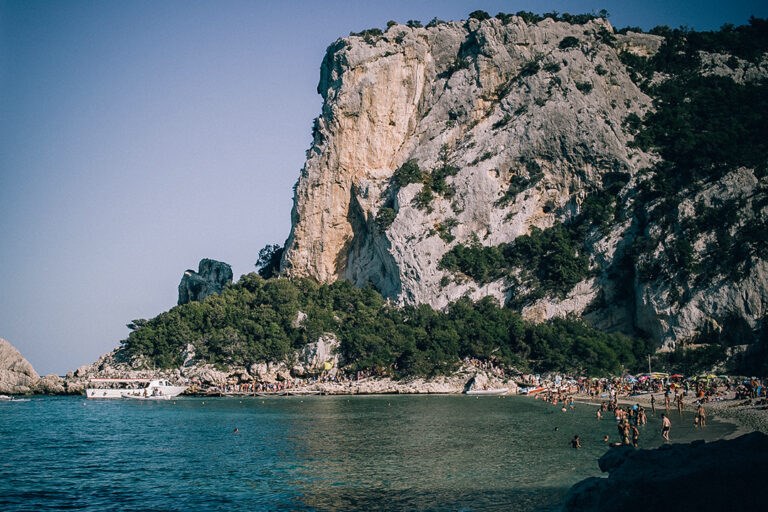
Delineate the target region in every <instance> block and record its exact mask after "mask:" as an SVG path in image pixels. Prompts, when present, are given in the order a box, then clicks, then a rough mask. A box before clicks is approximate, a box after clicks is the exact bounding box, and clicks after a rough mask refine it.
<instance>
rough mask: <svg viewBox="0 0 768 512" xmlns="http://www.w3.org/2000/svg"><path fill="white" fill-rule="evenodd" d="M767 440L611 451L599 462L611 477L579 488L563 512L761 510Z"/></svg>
mask: <svg viewBox="0 0 768 512" xmlns="http://www.w3.org/2000/svg"><path fill="white" fill-rule="evenodd" d="M767 455H768V436H766V435H765V434H762V433H759V432H753V433H751V434H746V435H743V436H741V437H738V438H736V439H732V440H721V441H714V442H711V443H705V442H704V441H695V442H693V443H691V444H671V445H664V446H662V447H661V448H658V449H655V450H636V449H634V448H630V447H619V448H611V449H610V450H608V452H607V453H606V454H605V455H603V456H602V457H601V458H600V460H599V461H598V464H599V466H600V469H601V470H602V471H604V472H608V474H609V476H608V478H588V479H586V480H584V481H582V482H579V483H578V484H576V485H574V486H573V487H572V488H571V490H570V491H569V493H568V496H567V497H566V501H565V506H564V510H566V511H579V512H585V511H586V512H590V511H591V512H598V511H613V510H617V509H621V510H713V511H721V510H734V509H737V508H738V509H739V510H762V509H763V508H764V507H765V499H764V497H763V496H762V492H761V489H762V488H763V486H764V485H765V475H768V457H767Z"/></svg>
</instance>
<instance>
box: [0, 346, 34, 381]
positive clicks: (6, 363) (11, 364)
mask: <svg viewBox="0 0 768 512" xmlns="http://www.w3.org/2000/svg"><path fill="white" fill-rule="evenodd" d="M39 378H40V376H39V375H38V374H37V372H36V371H35V369H34V368H32V365H31V364H29V361H27V360H26V359H24V357H23V356H22V355H21V353H20V352H19V351H18V350H16V347H14V346H13V345H11V344H10V342H8V341H7V340H4V339H3V338H0V393H2V394H11V395H16V394H26V393H32V392H33V391H34V389H35V385H36V384H37V381H38V379H39Z"/></svg>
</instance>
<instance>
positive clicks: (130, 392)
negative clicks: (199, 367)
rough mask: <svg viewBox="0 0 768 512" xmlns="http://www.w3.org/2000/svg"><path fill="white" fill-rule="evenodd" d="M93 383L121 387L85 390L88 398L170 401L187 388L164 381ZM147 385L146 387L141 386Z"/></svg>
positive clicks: (102, 381)
mask: <svg viewBox="0 0 768 512" xmlns="http://www.w3.org/2000/svg"><path fill="white" fill-rule="evenodd" d="M91 382H92V383H97V384H102V385H104V384H108V385H110V386H115V385H119V387H93V388H87V389H86V390H85V396H86V398H134V399H152V400H169V399H171V398H173V397H176V396H178V395H180V394H182V393H183V392H184V391H185V390H186V389H187V386H172V385H171V384H170V383H169V382H168V381H167V380H162V379H154V380H150V379H93V380H91ZM141 384H146V385H145V386H140V385H141Z"/></svg>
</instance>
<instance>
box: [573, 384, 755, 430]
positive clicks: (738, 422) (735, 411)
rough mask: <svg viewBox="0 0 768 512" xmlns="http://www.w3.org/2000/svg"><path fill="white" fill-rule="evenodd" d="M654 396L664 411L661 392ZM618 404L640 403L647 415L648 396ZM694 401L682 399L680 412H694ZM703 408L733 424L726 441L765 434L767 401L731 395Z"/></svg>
mask: <svg viewBox="0 0 768 512" xmlns="http://www.w3.org/2000/svg"><path fill="white" fill-rule="evenodd" d="M653 395H654V396H655V397H656V411H657V412H659V411H664V393H653ZM574 399H575V400H576V401H578V402H581V403H589V404H593V405H594V404H598V405H599V404H600V403H601V402H603V401H605V399H594V398H592V397H590V396H588V395H583V394H576V395H574ZM617 401H618V403H619V404H621V405H634V404H640V405H641V406H643V407H644V408H645V409H647V410H648V411H649V412H650V409H651V394H650V393H648V394H642V395H634V396H619V397H618V398H617ZM696 402H697V400H696V398H693V397H686V398H684V399H683V409H684V410H686V411H689V412H693V411H695V410H696V406H697V405H698V404H697V403H696ZM704 409H705V410H706V412H707V416H708V418H709V419H710V420H711V419H713V418H716V419H717V420H718V421H722V422H726V423H730V424H733V425H734V426H735V427H736V430H735V431H734V432H732V433H731V434H730V435H728V436H726V438H727V439H732V438H736V437H739V436H741V435H743V434H747V433H749V432H755V431H757V432H762V433H763V434H768V400H765V399H761V398H753V399H746V400H737V399H736V398H735V396H734V393H730V396H728V397H726V398H723V399H720V400H717V401H711V402H706V403H704ZM669 410H670V411H673V410H676V407H675V405H674V404H672V405H670V408H669Z"/></svg>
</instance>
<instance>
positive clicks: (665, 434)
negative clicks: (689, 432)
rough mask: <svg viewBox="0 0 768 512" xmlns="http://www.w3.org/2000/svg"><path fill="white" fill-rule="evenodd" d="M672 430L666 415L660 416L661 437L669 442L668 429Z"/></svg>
mask: <svg viewBox="0 0 768 512" xmlns="http://www.w3.org/2000/svg"><path fill="white" fill-rule="evenodd" d="M670 428H672V422H671V421H669V418H667V415H666V414H662V415H661V437H663V438H664V440H665V441H669V429H670Z"/></svg>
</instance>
